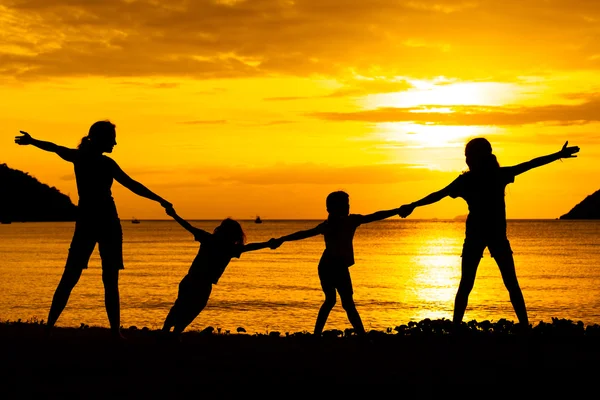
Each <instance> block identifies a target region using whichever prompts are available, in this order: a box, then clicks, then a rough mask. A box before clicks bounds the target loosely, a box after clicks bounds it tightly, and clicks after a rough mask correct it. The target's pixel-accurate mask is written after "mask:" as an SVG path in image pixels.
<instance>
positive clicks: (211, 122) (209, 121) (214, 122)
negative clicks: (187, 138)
mask: <svg viewBox="0 0 600 400" xmlns="http://www.w3.org/2000/svg"><path fill="white" fill-rule="evenodd" d="M179 123H180V124H183V125H223V124H226V123H227V120H224V119H206V120H194V121H182V122H179Z"/></svg>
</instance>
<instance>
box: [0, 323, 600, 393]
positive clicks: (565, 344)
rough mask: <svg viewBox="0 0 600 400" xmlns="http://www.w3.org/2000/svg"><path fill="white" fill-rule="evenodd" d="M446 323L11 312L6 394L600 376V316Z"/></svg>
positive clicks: (511, 384)
mask: <svg viewBox="0 0 600 400" xmlns="http://www.w3.org/2000/svg"><path fill="white" fill-rule="evenodd" d="M448 325H449V321H446V320H442V321H429V320H425V321H421V322H419V323H416V324H415V323H412V324H411V325H403V326H400V327H397V328H396V329H395V330H391V331H390V332H378V331H371V332H369V335H368V339H369V340H361V339H360V338H359V337H357V336H355V335H349V336H344V335H343V333H342V332H336V331H329V333H328V334H329V337H323V338H314V337H313V336H312V335H310V334H308V333H295V334H289V335H288V336H286V335H278V333H276V332H275V333H271V334H258V335H257V334H252V335H248V334H237V333H236V334H217V333H216V331H214V332H212V333H207V332H204V333H203V332H184V334H183V336H182V338H181V341H164V340H160V339H159V335H158V332H157V331H152V330H148V329H146V328H143V329H137V328H129V329H124V330H123V334H124V335H125V336H126V338H127V340H125V341H123V342H115V341H114V340H112V339H111V337H110V334H109V331H108V329H107V328H101V327H86V326H83V325H82V327H80V328H55V330H54V332H53V335H52V337H50V338H45V337H44V335H43V328H44V325H43V324H40V323H31V322H29V323H23V322H10V321H7V322H4V323H0V346H1V349H0V354H1V359H2V369H1V370H0V374H1V376H2V379H3V382H4V384H3V386H2V388H3V390H2V393H4V394H12V395H14V396H19V397H25V396H26V397H31V396H44V397H47V396H50V397H63V396H75V397H79V398H109V397H128V398H132V397H133V398H142V397H145V398H147V397H150V398H157V397H165V396H166V397H168V398H173V397H175V396H184V393H188V392H189V393H191V395H190V396H189V397H196V395H197V396H203V395H206V394H217V395H219V396H220V397H230V396H231V397H233V396H234V395H236V393H237V394H239V393H240V392H242V393H244V394H246V395H248V394H252V393H254V394H259V395H264V396H266V395H269V396H272V395H273V396H274V395H276V394H277V393H280V395H279V396H277V397H280V398H287V397H290V395H291V394H300V393H307V395H311V396H318V395H319V393H322V391H329V390H333V391H335V393H338V394H342V393H348V394H352V393H353V391H354V390H356V387H357V385H360V386H363V385H366V387H368V388H370V390H381V389H382V388H387V387H388V386H390V387H391V385H394V386H393V388H394V389H393V390H394V391H395V392H399V391H403V390H405V389H407V388H413V389H418V390H425V391H427V390H431V389H432V388H433V387H439V388H443V387H447V386H448V385H456V384H458V385H468V387H471V388H472V387H473V386H478V385H486V386H491V387H496V388H498V389H502V388H504V389H506V390H509V389H510V390H514V389H515V388H517V387H519V386H521V387H523V386H528V387H530V388H539V389H543V388H544V387H546V388H549V387H556V385H564V386H565V387H567V386H570V387H581V386H582V385H586V384H590V385H591V384H592V383H593V384H594V385H595V382H596V377H597V376H598V372H600V327H598V326H597V325H594V326H588V327H583V325H582V324H579V325H577V324H576V323H573V322H571V321H564V320H563V321H560V320H557V321H554V322H553V323H551V324H545V325H544V326H541V325H538V326H537V327H535V326H534V329H533V330H532V331H531V332H530V333H528V334H524V335H523V334H516V333H514V332H513V331H512V329H513V328H514V326H513V325H511V324H510V323H503V324H501V323H500V322H498V323H496V324H493V323H489V322H487V321H486V322H483V323H481V324H477V323H475V322H474V321H473V322H472V323H471V329H468V330H466V331H465V332H463V333H462V334H461V335H454V334H448V333H447V332H444V329H445V328H447V327H448ZM336 334H337V335H339V334H342V335H341V336H336ZM549 385H550V386H549ZM487 394H490V393H487ZM487 394H486V395H487ZM185 397H188V396H185ZM237 397H239V395H238V396H237ZM292 397H294V396H292ZM4 398H8V397H4Z"/></svg>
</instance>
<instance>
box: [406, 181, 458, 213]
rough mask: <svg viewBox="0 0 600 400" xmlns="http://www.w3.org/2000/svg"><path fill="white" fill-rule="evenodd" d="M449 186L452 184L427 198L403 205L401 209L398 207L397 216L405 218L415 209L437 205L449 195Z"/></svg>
mask: <svg viewBox="0 0 600 400" xmlns="http://www.w3.org/2000/svg"><path fill="white" fill-rule="evenodd" d="M451 185H452V184H450V185H448V186H446V187H445V188H443V189H442V190H438V191H437V192H433V193H430V194H428V195H427V196H425V197H423V198H422V199H421V200H417V201H415V202H412V203H410V204H405V205H403V206H402V207H400V209H399V212H398V215H400V216H401V217H402V218H406V217H408V216H409V215H410V214H412V212H413V211H414V209H415V208H417V207H421V206H426V205H428V204H433V203H437V202H438V201H440V200H442V199H443V198H444V197H446V196H449V195H450V186H451Z"/></svg>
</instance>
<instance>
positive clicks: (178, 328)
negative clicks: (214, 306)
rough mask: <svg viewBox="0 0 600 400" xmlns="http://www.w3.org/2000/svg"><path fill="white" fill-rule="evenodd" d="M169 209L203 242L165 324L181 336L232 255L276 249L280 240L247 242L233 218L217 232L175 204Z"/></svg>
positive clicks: (196, 314)
mask: <svg viewBox="0 0 600 400" xmlns="http://www.w3.org/2000/svg"><path fill="white" fill-rule="evenodd" d="M166 211H167V214H168V215H170V216H171V217H173V219H174V220H175V221H177V222H178V223H179V224H180V225H181V226H182V227H184V228H185V229H187V230H188V231H189V232H190V233H191V234H192V235H194V240H196V241H198V242H200V248H199V250H198V254H197V255H196V258H195V259H194V261H193V262H192V265H191V266H190V269H189V271H188V273H187V275H186V276H184V277H183V279H182V280H181V282H180V283H179V292H178V294H177V299H176V300H175V303H174V304H173V306H172V307H171V310H170V311H169V313H168V315H167V317H166V319H165V322H164V325H163V328H162V332H163V333H165V334H168V333H169V332H170V331H171V328H173V334H174V336H175V337H178V336H179V335H180V334H181V333H182V332H183V331H184V330H185V328H186V327H187V326H188V325H189V324H191V323H192V321H193V320H194V319H195V318H196V317H197V316H198V315H199V314H200V312H201V311H202V310H203V309H204V307H206V304H207V302H208V299H209V297H210V293H211V291H212V286H213V285H216V284H217V282H218V281H219V278H220V277H221V275H223V272H224V271H225V268H227V265H228V264H229V261H231V259H232V258H234V257H235V258H240V255H241V254H242V253H245V252H248V251H254V250H260V249H264V248H267V247H270V248H271V249H275V248H277V247H279V245H280V243H277V242H276V241H275V239H271V240H269V241H268V242H261V243H249V244H245V243H244V242H245V240H246V236H245V234H244V231H243V230H242V227H241V226H240V224H239V223H238V222H237V221H235V220H233V219H231V218H226V219H224V220H223V221H222V222H221V224H220V225H219V226H217V227H216V228H215V230H214V231H213V233H209V232H207V231H205V230H202V229H199V228H195V227H194V226H192V225H191V224H190V223H189V222H187V221H186V220H184V219H183V218H181V217H180V216H179V215H177V213H176V212H175V210H174V209H173V208H167V210H166Z"/></svg>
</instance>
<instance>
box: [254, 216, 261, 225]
mask: <svg viewBox="0 0 600 400" xmlns="http://www.w3.org/2000/svg"><path fill="white" fill-rule="evenodd" d="M254 223H255V224H262V219H260V217H259V216H258V215H257V216H256V219H255V220H254Z"/></svg>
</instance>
